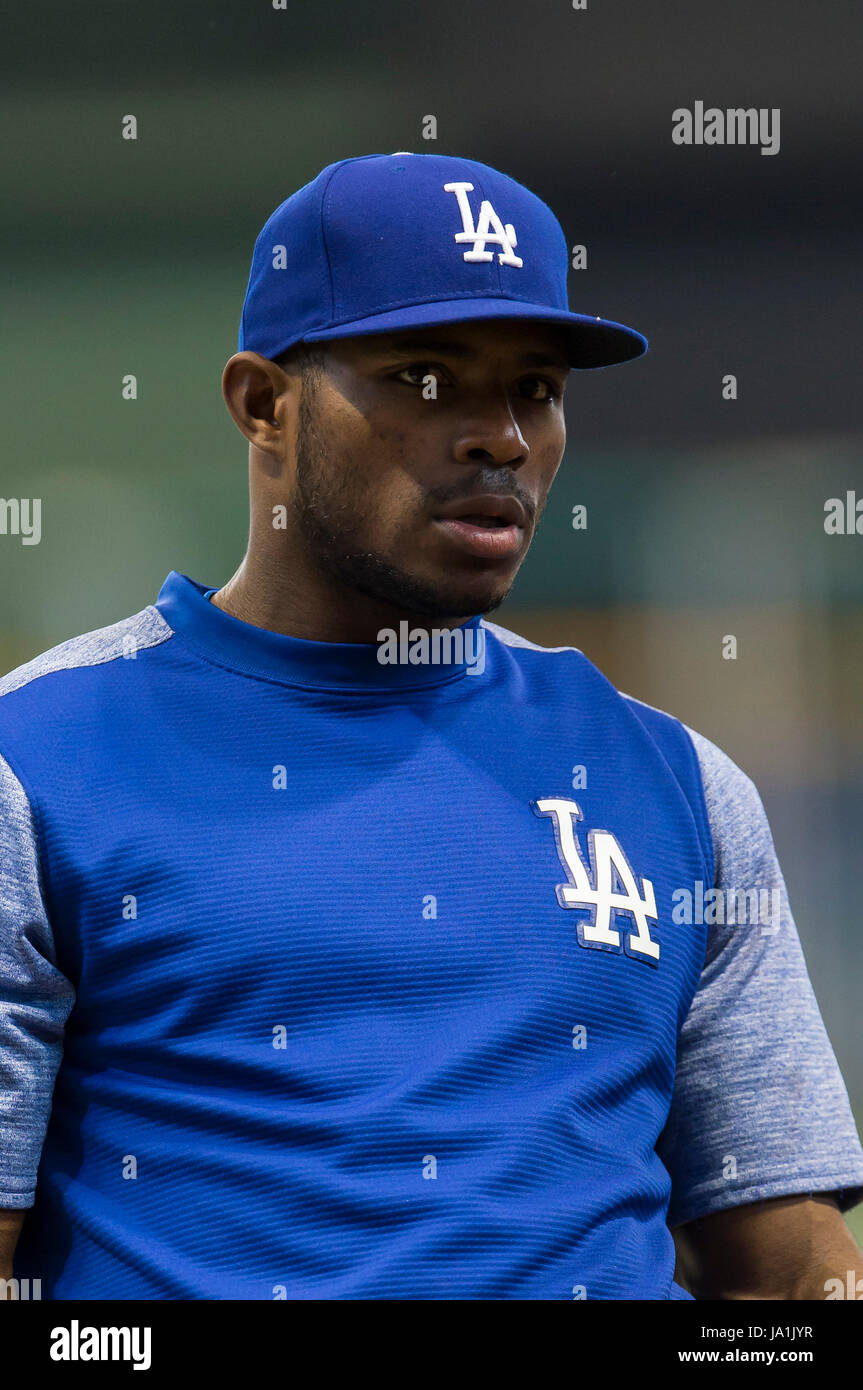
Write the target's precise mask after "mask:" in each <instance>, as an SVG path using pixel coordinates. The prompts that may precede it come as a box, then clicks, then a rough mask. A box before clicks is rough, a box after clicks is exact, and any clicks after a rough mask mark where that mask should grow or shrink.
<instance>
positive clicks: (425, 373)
mask: <svg viewBox="0 0 863 1390" xmlns="http://www.w3.org/2000/svg"><path fill="white" fill-rule="evenodd" d="M396 376H397V377H398V378H399V379H400V380H402V381H403V380H404V378H405V377H407V378H408V379H409V381H410V384H411V386H425V385H426V380H427V378H428V377H433V378H434V380H435V381H436V382H437V384H438V386H443V385H444V376H445V373H444V371H443V368H442V367H436V366H435V364H434V362H411V364H410V366H408V367H402V369H401V371H400V372H396Z"/></svg>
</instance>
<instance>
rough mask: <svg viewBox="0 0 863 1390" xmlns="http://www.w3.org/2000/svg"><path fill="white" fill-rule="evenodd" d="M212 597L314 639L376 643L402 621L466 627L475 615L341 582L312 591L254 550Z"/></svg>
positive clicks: (253, 618) (246, 615)
mask: <svg viewBox="0 0 863 1390" xmlns="http://www.w3.org/2000/svg"><path fill="white" fill-rule="evenodd" d="M210 601H211V603H213V604H215V606H216V607H217V608H221V609H222V611H223V612H225V613H228V614H230V616H231V617H232V618H239V619H240V621H241V622H244V623H250V624H251V625H252V626H253V627H261V628H266V630H267V631H268V632H278V633H281V634H282V635H283V636H285V637H301V638H304V639H306V640H308V641H313V642H376V641H377V640H378V633H379V632H380V631H381V630H382V629H383V628H393V629H395V630H396V631H397V630H398V625H399V623H400V622H402V621H406V622H409V623H410V625H411V627H412V628H415V627H416V628H424V629H426V630H427V629H429V628H433V627H447V628H454V627H460V626H461V625H462V623H465V622H467V621H468V618H469V617H470V616H471V615H470V614H467V615H466V616H465V617H460V618H459V617H453V618H443V617H440V618H431V617H429V616H428V615H424V614H419V613H414V612H411V611H410V610H408V609H401V608H398V607H396V606H394V605H393V604H390V603H387V602H385V601H384V600H382V599H376V598H373V597H372V596H371V595H368V594H363V593H360V592H359V591H358V590H351V591H349V592H348V591H345V590H340V589H337V588H336V587H335V586H334V587H333V589H332V592H324V591H314V590H312V591H310V589H309V588H308V587H306V586H303V585H302V584H297V583H296V582H293V581H292V579H291V577H290V576H289V575H285V574H283V573H280V574H277V575H274V574H273V573H271V572H267V571H262V569H261V568H260V567H259V566H257V565H256V564H255V563H254V562H253V561H251V560H250V557H249V556H248V555H246V557H245V559H244V560H243V563H242V564H241V565H240V568H239V569H238V570H237V572H236V573H235V574H234V575H232V577H231V578H230V579H229V580H228V582H227V584H225V585H224V586H223V587H222V588H221V589H219V590H218V591H217V592H216V593H215V594H213V595H211V599H210Z"/></svg>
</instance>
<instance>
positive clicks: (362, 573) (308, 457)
mask: <svg viewBox="0 0 863 1390" xmlns="http://www.w3.org/2000/svg"><path fill="white" fill-rule="evenodd" d="M314 396H315V390H314V384H313V382H310V379H309V377H308V375H307V376H306V377H304V379H303V386H302V391H301V394H300V405H299V412H298V419H297V445H296V487H295V489H294V492H293V496H292V506H293V510H294V515H295V517H296V520H297V522H298V524H299V529H300V534H301V535H302V536H303V538H304V541H305V544H306V546H307V548H308V552H309V554H310V556H311V557H312V559H313V560H314V562H315V563H316V564H317V566H318V568H319V570H320V571H321V573H323V574H326V575H327V576H328V577H330V578H331V577H333V576H335V577H336V578H337V579H338V580H339V581H340V583H342V584H343V585H344V586H345V587H346V588H347V589H349V590H354V591H356V592H358V593H361V594H366V595H367V596H368V597H370V598H374V599H378V600H381V601H383V602H384V603H389V604H391V605H392V606H393V608H395V609H398V610H403V611H405V612H408V613H416V614H418V615H421V616H423V617H427V618H434V619H437V620H444V619H446V618H452V617H453V616H456V615H461V616H462V618H463V617H464V615H469V616H474V615H476V614H477V613H491V612H493V611H494V609H496V608H498V607H499V606H500V604H502V603H503V601H504V599H505V598H506V597H507V595H508V593H509V590H510V588H511V587H512V583H510V584H509V585H508V586H507V587H506V589H505V590H504V591H503V592H497V593H494V594H493V595H490V596H489V598H488V599H487V600H486V602H485V603H483V604H482V606H477V599H476V594H475V593H467V592H465V591H464V590H460V589H458V588H457V587H456V586H455V585H449V586H447V585H446V584H445V583H441V584H438V585H434V586H432V585H430V584H427V583H424V582H423V581H422V580H420V579H418V578H416V577H415V576H414V575H411V574H409V573H408V572H407V571H406V570H404V569H402V568H401V567H400V566H398V565H396V564H394V563H393V561H392V560H389V559H388V558H387V557H386V555H383V554H380V553H375V552H374V551H371V550H369V549H367V548H366V547H364V545H363V540H362V536H361V534H360V530H359V526H358V522H359V523H360V524H361V522H362V517H363V489H362V486H361V485H360V484H359V481H358V480H357V479H356V477H354V476H352V475H351V474H350V469H349V467H348V468H346V469H344V470H343V472H342V474H341V476H340V477H333V476H332V475H330V474H328V473H327V471H326V468H325V466H324V460H325V459H326V458H327V456H328V453H330V452H331V451H329V450H328V449H327V447H326V441H325V440H324V438H323V436H322V431H321V426H320V422H319V419H318V415H317V412H316V411H315V409H314V404H313V402H314Z"/></svg>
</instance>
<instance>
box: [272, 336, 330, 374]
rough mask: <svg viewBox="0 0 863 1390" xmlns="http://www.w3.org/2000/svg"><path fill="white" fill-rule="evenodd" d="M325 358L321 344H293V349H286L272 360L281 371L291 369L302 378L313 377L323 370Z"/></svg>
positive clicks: (324, 350) (323, 347)
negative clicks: (298, 372) (297, 371)
mask: <svg viewBox="0 0 863 1390" xmlns="http://www.w3.org/2000/svg"><path fill="white" fill-rule="evenodd" d="M325 357H326V347H325V345H324V344H323V343H294V345H293V347H289V348H286V349H285V351H284V352H280V353H279V355H278V357H274V358H273V359H272V360H273V361H274V362H275V363H276V365H277V366H279V367H281V368H282V370H283V371H285V370H290V369H291V368H293V369H295V370H299V371H300V373H301V374H302V375H303V376H307V375H312V376H314V375H315V374H316V373H317V372H320V371H321V370H322V369H323V366H324V359H325Z"/></svg>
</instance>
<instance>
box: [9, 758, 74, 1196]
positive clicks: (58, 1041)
mask: <svg viewBox="0 0 863 1390" xmlns="http://www.w3.org/2000/svg"><path fill="white" fill-rule="evenodd" d="M74 1001H75V991H74V987H73V986H72V984H70V982H69V981H68V980H67V979H66V977H65V976H64V975H63V974H62V973H61V972H60V970H59V969H58V968H57V965H56V957H55V951H54V940H53V935H52V931H51V926H50V924H49V922H48V916H47V913H46V911H45V904H44V902H43V897H42V887H41V879H40V872H39V859H38V852H37V846H36V837H35V832H34V825H33V813H32V810H31V807H30V802H29V800H28V798H27V794H26V792H25V791H24V788H23V787H22V785H21V783H20V782H19V780H18V778H17V777H16V776H15V773H14V772H13V771H12V769H11V768H10V766H9V764H8V763H7V762H6V760H5V759H4V758H2V757H0V1207H30V1206H32V1205H33V1202H34V1199H35V1187H36V1171H37V1169H38V1167H39V1159H40V1156H41V1153H42V1145H43V1143H44V1141H45V1132H46V1129H47V1127H48V1119H49V1117H50V1113H51V1097H52V1094H53V1090H54V1080H55V1077H56V1074H57V1068H58V1067H59V1065H60V1061H61V1057H62V1052H63V1033H64V1028H65V1024H66V1019H67V1017H68V1015H69V1011H70V1009H71V1008H72V1005H73V1003H74Z"/></svg>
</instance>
